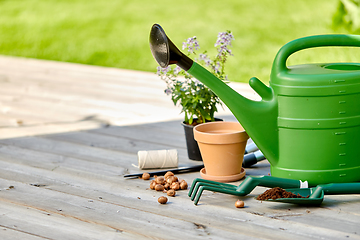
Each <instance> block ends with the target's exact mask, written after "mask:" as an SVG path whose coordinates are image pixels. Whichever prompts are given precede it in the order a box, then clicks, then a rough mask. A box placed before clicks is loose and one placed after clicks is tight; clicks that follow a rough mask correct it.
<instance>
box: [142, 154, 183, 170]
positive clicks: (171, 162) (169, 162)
mask: <svg viewBox="0 0 360 240" xmlns="http://www.w3.org/2000/svg"><path fill="white" fill-rule="evenodd" d="M138 162H139V168H140V169H149V168H173V167H177V166H178V152H177V150H176V149H170V150H156V151H138Z"/></svg>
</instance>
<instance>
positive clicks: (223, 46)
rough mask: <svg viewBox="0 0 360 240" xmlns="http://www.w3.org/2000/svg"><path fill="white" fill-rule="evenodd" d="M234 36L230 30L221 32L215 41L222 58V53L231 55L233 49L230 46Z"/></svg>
mask: <svg viewBox="0 0 360 240" xmlns="http://www.w3.org/2000/svg"><path fill="white" fill-rule="evenodd" d="M234 39H235V38H234V36H233V35H232V33H231V32H230V31H228V32H219V34H218V38H217V40H216V43H215V47H218V48H217V50H218V56H217V57H219V58H221V55H224V54H226V53H228V54H229V55H232V52H231V50H230V49H229V47H231V41H232V40H234Z"/></svg>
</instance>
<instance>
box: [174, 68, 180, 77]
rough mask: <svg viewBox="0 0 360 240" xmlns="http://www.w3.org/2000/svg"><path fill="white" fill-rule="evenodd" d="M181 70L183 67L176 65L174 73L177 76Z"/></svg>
mask: <svg viewBox="0 0 360 240" xmlns="http://www.w3.org/2000/svg"><path fill="white" fill-rule="evenodd" d="M181 70H182V69H181V67H179V66H176V67H175V68H174V75H175V76H177V75H178V74H179V73H180V71H181Z"/></svg>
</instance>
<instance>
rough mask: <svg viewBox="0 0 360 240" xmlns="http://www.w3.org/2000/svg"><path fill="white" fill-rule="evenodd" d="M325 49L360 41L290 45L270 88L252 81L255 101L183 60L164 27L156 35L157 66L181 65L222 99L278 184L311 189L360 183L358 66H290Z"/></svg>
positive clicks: (312, 40)
mask: <svg viewBox="0 0 360 240" xmlns="http://www.w3.org/2000/svg"><path fill="white" fill-rule="evenodd" d="M324 46H353V47H360V36H357V35H319V36H310V37H305V38H300V39H296V40H294V41H291V42H289V43H287V44H286V45H284V46H283V47H282V48H281V49H280V51H279V52H278V54H277V55H276V57H275V60H274V63H273V67H272V72H271V79H270V87H267V86H266V85H264V84H263V83H262V82H261V81H260V80H259V79H257V78H255V77H254V78H251V79H250V81H249V84H250V86H251V87H252V88H253V89H254V90H255V91H256V92H257V93H258V94H259V95H260V96H261V98H262V100H261V101H252V100H249V99H247V98H245V97H243V96H241V95H240V94H239V93H237V92H236V91H234V90H233V89H232V88H230V87H229V86H228V85H227V84H226V83H224V82H223V81H221V80H220V79H218V78H216V77H215V76H214V75H212V74H211V73H210V72H209V71H207V70H206V69H205V68H203V67H202V66H200V65H199V64H197V63H196V62H193V61H192V60H191V59H190V58H188V57H187V56H186V55H184V54H183V53H182V52H181V51H180V50H179V49H178V48H177V47H176V46H175V45H174V44H173V43H172V42H171V41H170V39H169V38H168V37H167V36H166V34H165V32H164V30H163V29H162V28H161V26H160V25H158V24H155V25H153V26H152V29H151V33H150V48H151V51H152V54H153V56H154V58H155V59H156V61H157V62H158V63H159V65H160V66H161V67H166V66H168V65H169V64H177V65H178V66H179V67H181V68H182V69H184V70H185V71H187V72H188V73H189V74H191V75H192V76H194V77H195V78H197V79H198V80H199V81H201V82H203V83H204V84H205V85H206V86H207V87H209V88H210V89H211V90H212V91H213V92H214V93H215V94H217V96H219V98H220V99H221V100H222V101H223V102H224V103H225V104H226V105H227V106H228V107H229V109H230V110H231V111H232V113H233V114H234V116H235V117H236V118H237V119H238V121H239V122H240V123H241V125H242V126H243V127H244V128H245V130H246V132H247V133H248V135H249V136H250V137H251V138H252V140H253V141H254V142H255V143H256V145H257V146H258V147H259V149H260V150H261V152H262V153H263V154H264V156H265V157H266V158H267V159H268V161H269V162H270V164H271V174H272V176H275V177H281V178H290V179H300V180H302V181H308V182H309V184H310V185H311V186H313V185H318V184H324V183H331V182H354V181H360V63H324V64H304V65H296V66H287V65H286V60H287V59H288V57H289V56H290V55H291V54H293V53H295V52H297V51H299V50H303V49H307V48H314V47H324Z"/></svg>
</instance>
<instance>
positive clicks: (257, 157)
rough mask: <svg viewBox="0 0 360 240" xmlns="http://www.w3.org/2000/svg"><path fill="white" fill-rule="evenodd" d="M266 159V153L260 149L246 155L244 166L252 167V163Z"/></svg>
mask: <svg viewBox="0 0 360 240" xmlns="http://www.w3.org/2000/svg"><path fill="white" fill-rule="evenodd" d="M264 159H265V156H264V154H262V152H261V151H260V150H257V151H255V152H250V153H248V154H245V155H244V160H243V162H242V166H243V167H245V168H248V167H251V166H252V165H254V164H256V163H258V162H260V161H262V160H264Z"/></svg>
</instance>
